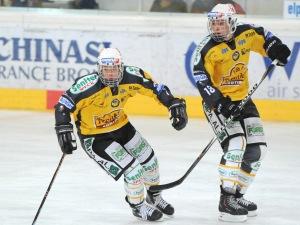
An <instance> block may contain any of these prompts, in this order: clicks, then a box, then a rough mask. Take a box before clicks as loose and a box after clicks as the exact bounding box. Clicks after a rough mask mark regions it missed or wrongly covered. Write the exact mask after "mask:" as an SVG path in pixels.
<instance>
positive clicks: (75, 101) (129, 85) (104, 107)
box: [55, 66, 174, 135]
mask: <svg viewBox="0 0 300 225" xmlns="http://www.w3.org/2000/svg"><path fill="white" fill-rule="evenodd" d="M137 93H139V94H142V95H146V96H149V97H153V98H154V99H156V100H157V101H158V102H160V103H162V104H163V105H165V106H166V107H169V106H170V104H171V101H172V100H173V98H174V97H173V96H172V94H171V93H170V91H169V89H168V87H167V86H165V85H162V84H157V83H155V82H154V81H153V80H152V78H151V76H150V74H149V73H147V72H145V71H143V70H142V69H140V68H138V67H134V66H124V72H123V78H122V80H121V82H120V83H119V86H118V87H114V88H111V87H108V86H105V85H104V84H103V83H102V82H101V80H100V78H99V75H98V73H96V72H95V73H92V74H88V75H86V76H83V77H81V78H79V79H77V80H76V81H75V83H74V84H73V85H72V87H71V88H70V89H69V90H67V91H66V92H65V93H64V94H63V95H62V96H61V97H60V99H59V102H58V104H57V105H56V106H55V108H56V111H55V117H56V125H60V124H65V123H68V122H70V118H69V117H68V113H65V112H64V111H67V112H70V113H72V114H73V117H74V121H75V124H76V126H77V129H78V131H79V133H80V134H83V135H91V134H99V133H108V132H111V131H114V130H116V129H119V128H121V127H122V126H124V125H125V124H126V123H128V118H127V115H126V114H125V112H124V106H125V104H126V102H127V100H128V98H130V97H133V96H135V95H136V94H137ZM61 108H63V109H64V110H61Z"/></svg>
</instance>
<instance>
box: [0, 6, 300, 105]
mask: <svg viewBox="0 0 300 225" xmlns="http://www.w3.org/2000/svg"><path fill="white" fill-rule="evenodd" d="M0 12H1V15H2V16H1V17H0V33H1V35H0V48H1V52H0V87H6V88H26V89H28V88H30V89H48V90H49V89H51V90H65V89H67V88H69V87H70V85H71V84H72V83H73V81H74V79H75V78H77V77H78V76H82V75H84V74H86V73H88V72H91V71H93V70H94V69H95V68H96V67H95V65H94V64H95V62H96V57H97V55H98V49H100V48H102V47H104V46H105V47H117V48H119V49H120V50H121V52H122V54H123V56H124V61H125V63H126V64H128V65H135V66H139V67H142V68H143V69H145V70H146V71H148V72H150V73H152V75H153V77H154V79H155V80H158V81H159V82H162V83H165V84H167V85H168V86H169V87H170V89H171V90H173V92H174V93H175V94H176V95H182V96H198V95H199V94H198V91H197V90H196V88H195V87H194V86H193V84H192V82H191V81H190V78H191V73H192V61H193V57H192V53H193V49H195V47H196V45H197V44H198V43H199V42H200V40H201V38H203V37H204V36H205V35H206V18H205V17H204V16H202V15H176V14H175V15H173V14H165V15H160V14H147V13H145V14H134V13H132V14H130V13H126V14H120V13H118V14H114V13H107V12H101V11H99V14H97V13H95V12H89V14H83V13H78V11H74V12H76V13H74V12H73V11H72V10H70V11H65V12H64V11H59V10H58V11H55V10H51V11H49V12H47V13H46V14H44V13H43V12H44V11H43V10H42V9H41V10H29V11H20V10H18V11H17V12H15V11H10V10H4V9H1V11H0ZM240 21H245V22H250V23H255V24H261V25H263V26H265V28H267V29H269V30H271V31H273V32H274V33H275V34H276V35H278V36H279V37H281V38H282V40H283V41H284V42H285V43H287V45H288V46H289V47H290V48H291V49H292V56H291V60H290V63H289V64H288V65H287V67H286V69H285V70H284V69H283V68H278V69H277V70H276V71H275V72H274V73H273V75H272V76H271V78H270V79H267V80H266V81H265V82H264V84H263V86H264V87H265V88H261V89H260V91H259V92H257V93H256V95H255V96H257V98H260V99H281V100H296V101H299V100H300V74H299V71H300V59H299V49H300V40H299V37H300V23H299V22H297V21H295V20H282V19H273V18H272V19H266V18H265V19H263V18H240ZM265 68H266V67H265V64H264V61H263V59H262V57H260V56H258V55H254V56H253V57H252V59H251V61H250V67H249V70H250V80H251V81H252V82H256V81H257V80H258V79H259V77H260V76H261V75H262V74H263V72H264V71H265ZM24 74H26V75H24Z"/></svg>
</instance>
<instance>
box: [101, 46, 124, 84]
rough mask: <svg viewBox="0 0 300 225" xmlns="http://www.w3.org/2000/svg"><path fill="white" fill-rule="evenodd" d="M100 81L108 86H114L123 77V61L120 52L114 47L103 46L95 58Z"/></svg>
mask: <svg viewBox="0 0 300 225" xmlns="http://www.w3.org/2000/svg"><path fill="white" fill-rule="evenodd" d="M97 67H98V73H99V77H100V80H101V82H102V83H103V84H104V85H106V86H109V87H116V86H118V85H119V83H120V81H121V80H122V78H123V69H124V66H123V62H122V57H121V53H120V51H119V50H118V49H116V48H104V49H102V50H101V51H100V53H99V57H98V60H97Z"/></svg>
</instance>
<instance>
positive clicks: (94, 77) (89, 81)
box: [70, 73, 99, 94]
mask: <svg viewBox="0 0 300 225" xmlns="http://www.w3.org/2000/svg"><path fill="white" fill-rule="evenodd" d="M98 80H99V76H98V74H96V73H93V74H89V75H86V76H84V77H80V78H78V79H77V80H76V81H75V83H74V84H73V85H72V87H71V88H70V92H71V93H72V94H79V93H81V92H84V91H86V90H88V89H89V88H91V87H92V86H94V85H95V84H96V83H97V81H98Z"/></svg>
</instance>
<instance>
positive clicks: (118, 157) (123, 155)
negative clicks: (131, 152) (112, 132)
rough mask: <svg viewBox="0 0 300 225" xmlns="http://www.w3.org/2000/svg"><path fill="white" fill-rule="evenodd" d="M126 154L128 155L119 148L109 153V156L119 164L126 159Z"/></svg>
mask: <svg viewBox="0 0 300 225" xmlns="http://www.w3.org/2000/svg"><path fill="white" fill-rule="evenodd" d="M127 154H128V153H127V152H126V151H125V150H124V149H123V148H121V147H120V148H119V149H116V150H115V151H113V152H111V155H110V156H111V157H112V158H113V159H115V160H116V161H119V162H121V161H122V160H124V159H125V158H126V156H127Z"/></svg>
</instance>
